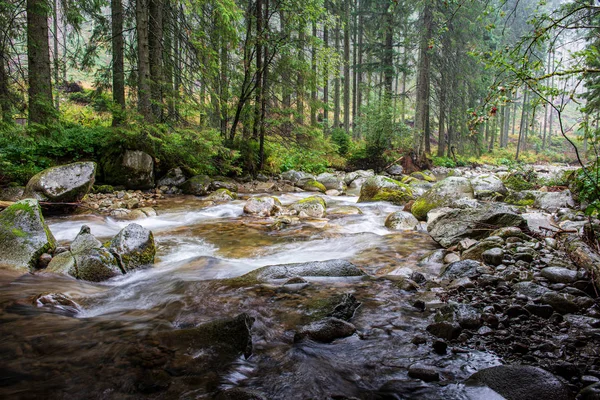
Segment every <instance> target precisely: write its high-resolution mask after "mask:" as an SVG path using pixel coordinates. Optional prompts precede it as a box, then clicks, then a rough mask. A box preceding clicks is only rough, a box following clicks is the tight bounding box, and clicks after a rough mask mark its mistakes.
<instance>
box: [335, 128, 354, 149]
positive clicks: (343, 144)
mask: <svg viewBox="0 0 600 400" xmlns="http://www.w3.org/2000/svg"><path fill="white" fill-rule="evenodd" d="M331 141H332V142H333V143H335V145H336V146H337V152H338V154H339V155H340V156H345V155H346V154H348V151H349V150H350V146H351V144H352V141H351V139H350V135H348V134H347V133H346V131H345V130H344V129H342V128H335V129H333V130H332V131H331Z"/></svg>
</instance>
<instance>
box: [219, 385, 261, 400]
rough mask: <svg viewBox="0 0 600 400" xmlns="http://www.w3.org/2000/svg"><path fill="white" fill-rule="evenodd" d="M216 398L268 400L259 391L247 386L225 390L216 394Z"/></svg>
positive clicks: (223, 399) (227, 399) (220, 399)
mask: <svg viewBox="0 0 600 400" xmlns="http://www.w3.org/2000/svg"><path fill="white" fill-rule="evenodd" d="M215 400H268V399H267V397H266V396H265V395H264V394H262V393H261V392H259V391H256V390H252V389H246V388H233V389H227V390H223V391H222V392H219V394H217V395H216V396H215Z"/></svg>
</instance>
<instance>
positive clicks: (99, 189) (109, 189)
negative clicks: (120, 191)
mask: <svg viewBox="0 0 600 400" xmlns="http://www.w3.org/2000/svg"><path fill="white" fill-rule="evenodd" d="M114 191H115V188H114V187H113V186H112V185H98V186H93V187H92V190H91V192H92V193H113V192H114Z"/></svg>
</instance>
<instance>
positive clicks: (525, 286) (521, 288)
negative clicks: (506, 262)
mask: <svg viewBox="0 0 600 400" xmlns="http://www.w3.org/2000/svg"><path fill="white" fill-rule="evenodd" d="M513 289H514V290H515V291H516V292H517V293H521V294H524V295H525V296H527V297H530V298H537V297H540V296H542V295H543V294H544V293H546V292H548V291H549V290H550V289H548V288H546V287H544V286H541V285H538V284H536V283H533V282H518V283H515V284H514V285H513Z"/></svg>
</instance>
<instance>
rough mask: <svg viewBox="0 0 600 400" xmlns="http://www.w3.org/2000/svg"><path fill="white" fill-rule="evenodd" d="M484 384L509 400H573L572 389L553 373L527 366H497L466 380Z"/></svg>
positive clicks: (472, 383) (481, 371) (469, 382)
mask: <svg viewBox="0 0 600 400" xmlns="http://www.w3.org/2000/svg"><path fill="white" fill-rule="evenodd" d="M466 383H467V385H469V386H470V385H484V386H487V387H489V388H491V389H492V390H494V391H495V392H496V393H498V394H500V395H501V396H503V397H504V398H505V399H507V400H540V399H544V400H570V399H572V398H573V396H572V395H571V393H570V391H569V389H568V388H567V386H566V385H565V384H563V383H562V382H561V381H560V380H559V379H558V378H556V377H555V376H554V375H552V374H551V373H550V372H548V371H545V370H543V369H541V368H538V367H532V366H528V365H498V366H496V367H491V368H485V369H482V370H480V371H478V372H476V373H475V374H473V375H471V377H470V378H469V379H468V380H467V381H466Z"/></svg>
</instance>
